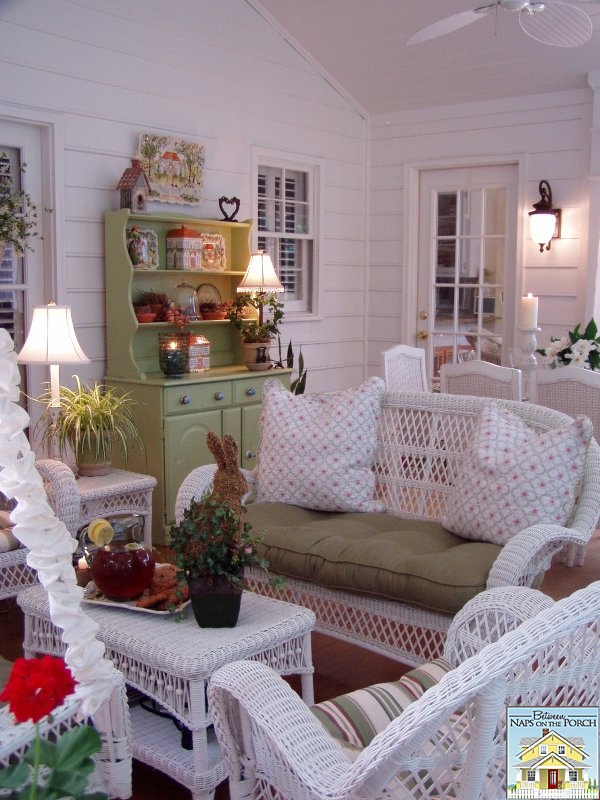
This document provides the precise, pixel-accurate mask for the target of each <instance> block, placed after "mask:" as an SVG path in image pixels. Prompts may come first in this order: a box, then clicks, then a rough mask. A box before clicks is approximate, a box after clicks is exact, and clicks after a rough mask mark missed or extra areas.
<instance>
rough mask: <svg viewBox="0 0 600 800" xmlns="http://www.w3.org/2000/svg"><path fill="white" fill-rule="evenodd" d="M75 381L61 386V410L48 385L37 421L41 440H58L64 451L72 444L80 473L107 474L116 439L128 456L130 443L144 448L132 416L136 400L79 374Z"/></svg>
mask: <svg viewBox="0 0 600 800" xmlns="http://www.w3.org/2000/svg"><path fill="white" fill-rule="evenodd" d="M75 381H76V383H77V387H76V388H75V389H69V388H67V387H66V386H61V387H60V407H59V408H58V414H56V413H55V412H56V410H57V409H54V408H53V407H52V406H51V397H50V390H49V389H48V391H47V392H46V393H45V394H44V395H42V397H41V398H40V401H41V402H42V403H45V405H46V408H45V409H44V412H43V414H42V416H41V417H40V420H39V422H38V425H40V426H41V428H42V444H45V443H46V442H49V441H50V440H52V439H54V440H56V442H57V443H58V447H59V451H60V453H61V455H62V454H64V453H65V452H66V451H67V449H68V448H69V447H70V448H71V449H72V450H73V452H74V454H75V462H76V464H77V468H78V470H79V474H80V475H106V474H107V473H108V472H110V470H111V458H112V448H113V445H114V443H115V442H119V443H120V444H121V447H122V450H123V455H124V457H125V460H127V458H128V456H129V447H130V445H133V446H138V445H139V446H140V447H142V448H144V442H143V440H142V438H141V436H140V434H139V432H138V429H137V426H136V424H135V422H134V420H133V408H134V407H135V406H136V405H137V404H136V401H135V400H134V399H133V398H132V397H131V396H130V393H129V392H121V391H120V390H118V389H116V388H113V387H110V386H103V385H101V384H98V383H95V384H94V385H93V386H92V387H90V386H86V385H85V384H83V383H82V382H81V381H80V379H79V377H78V376H77V375H75Z"/></svg>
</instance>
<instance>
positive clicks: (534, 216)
mask: <svg viewBox="0 0 600 800" xmlns="http://www.w3.org/2000/svg"><path fill="white" fill-rule="evenodd" d="M555 228H556V214H554V212H552V211H548V212H543V211H532V212H531V214H530V217H529V230H530V232H531V238H532V239H533V241H534V242H537V243H538V244H539V245H544V244H547V243H548V242H549V241H550V240H551V239H552V237H553V236H554V229H555Z"/></svg>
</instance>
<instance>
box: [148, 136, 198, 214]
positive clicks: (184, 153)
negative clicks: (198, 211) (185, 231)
mask: <svg viewBox="0 0 600 800" xmlns="http://www.w3.org/2000/svg"><path fill="white" fill-rule="evenodd" d="M136 158H137V159H139V160H140V161H141V163H142V166H143V168H144V171H145V173H146V175H147V177H148V182H149V184H150V193H149V195H148V199H149V200H154V201H157V202H161V203H181V204H186V205H198V204H199V203H200V202H201V201H202V190H203V178H204V145H202V144H199V143H198V142H188V141H186V140H185V139H180V138H178V137H175V136H161V135H155V134H151V133H143V134H141V136H140V141H139V147H138V152H137V154H136Z"/></svg>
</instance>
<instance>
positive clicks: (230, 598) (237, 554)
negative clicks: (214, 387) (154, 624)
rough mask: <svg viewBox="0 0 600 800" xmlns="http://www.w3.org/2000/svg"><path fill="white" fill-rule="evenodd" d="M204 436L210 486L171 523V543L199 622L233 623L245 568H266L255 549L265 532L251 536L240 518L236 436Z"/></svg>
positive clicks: (242, 483) (242, 484) (242, 488)
mask: <svg viewBox="0 0 600 800" xmlns="http://www.w3.org/2000/svg"><path fill="white" fill-rule="evenodd" d="M206 440H207V443H208V447H209V449H210V451H211V453H212V454H213V455H214V457H215V459H216V462H217V471H216V473H215V478H214V483H213V490H212V492H211V493H210V494H207V495H206V496H204V497H203V498H202V499H200V500H192V501H191V503H190V505H189V506H188V508H186V509H185V511H184V513H183V518H182V519H181V520H180V521H179V523H178V524H177V525H172V526H171V530H170V545H171V547H172V548H173V550H174V552H175V563H176V564H177V566H178V567H179V568H180V569H181V572H180V573H179V575H180V581H182V582H185V581H187V584H188V587H189V592H190V599H191V601H192V608H193V611H194V615H195V617H196V620H197V622H198V624H199V625H200V626H201V627H207V628H214V627H234V626H235V625H236V623H237V619H238V615H239V611H240V603H241V595H242V590H243V588H244V568H245V567H247V566H257V567H260V568H261V569H267V568H268V564H267V562H266V560H265V559H263V558H261V557H260V556H259V555H258V553H257V545H258V544H259V543H260V542H261V541H262V539H263V538H264V534H262V535H259V536H256V537H253V536H252V535H251V526H250V524H249V523H248V522H244V520H243V513H244V510H245V509H244V506H243V505H242V497H243V496H244V494H245V493H246V492H247V490H248V484H247V482H246V479H245V477H244V475H243V473H242V472H241V470H240V468H239V466H238V458H237V454H238V448H237V444H236V442H235V439H234V438H233V437H232V436H229V435H228V434H226V435H225V436H224V437H223V439H222V440H221V439H219V437H218V436H217V435H216V434H215V433H212V432H210V433H208V434H207V437H206ZM272 583H273V585H278V584H280V583H281V581H280V580H278V579H275V580H274V581H273V582H272ZM211 601H214V602H211Z"/></svg>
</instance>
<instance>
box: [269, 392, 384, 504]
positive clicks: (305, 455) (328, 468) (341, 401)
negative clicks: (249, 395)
mask: <svg viewBox="0 0 600 800" xmlns="http://www.w3.org/2000/svg"><path fill="white" fill-rule="evenodd" d="M384 390H385V384H384V382H383V380H382V379H381V378H369V379H368V380H367V381H365V382H364V383H362V384H361V385H360V386H357V387H355V388H352V389H345V390H342V391H339V392H329V393H323V394H308V395H294V394H292V393H291V392H290V391H289V390H288V389H286V388H285V386H283V384H282V383H281V382H280V381H278V380H276V379H275V378H270V379H268V380H266V381H265V384H264V389H263V399H262V412H261V439H260V445H259V450H258V467H257V473H256V478H257V480H256V487H257V490H256V495H257V498H256V499H257V501H259V502H279V503H288V504H290V505H295V506H301V507H302V508H314V509H317V510H319V511H382V510H383V505H382V504H381V503H379V502H378V501H376V500H375V475H374V473H373V472H372V469H371V468H372V465H373V459H374V457H375V450H376V448H377V422H378V419H379V411H380V407H381V398H382V395H383V392H384Z"/></svg>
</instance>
